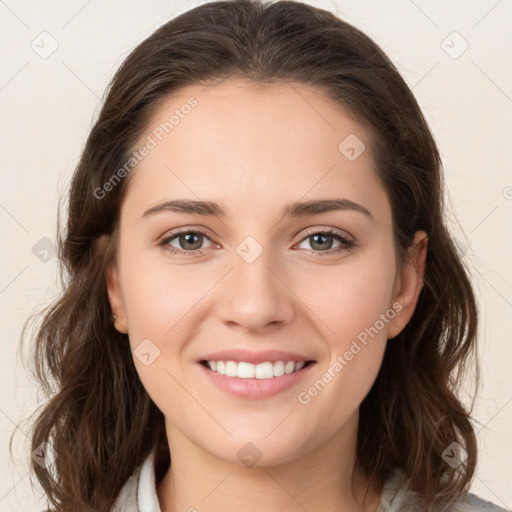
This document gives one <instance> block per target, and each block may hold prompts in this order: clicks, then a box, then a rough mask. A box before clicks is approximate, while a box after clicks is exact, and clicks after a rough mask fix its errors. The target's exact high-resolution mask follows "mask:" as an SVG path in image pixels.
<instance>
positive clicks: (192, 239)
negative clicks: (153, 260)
mask: <svg viewBox="0 0 512 512" xmlns="http://www.w3.org/2000/svg"><path fill="white" fill-rule="evenodd" d="M205 238H206V239H207V240H210V238H209V237H208V236H207V235H206V233H203V232H202V231H199V230H194V231H193V230H187V231H180V232H178V233H172V234H171V235H170V236H167V237H165V238H164V239H162V240H161V241H160V242H159V243H158V245H159V246H160V247H162V248H163V249H164V250H165V251H168V252H170V253H171V254H184V255H187V256H190V255H196V254H202V253H203V251H202V250H201V249H199V247H200V246H201V245H202V243H203V240H204V239H205ZM174 240H176V241H177V243H178V244H179V246H181V247H183V248H185V249H189V250H182V249H180V248H176V247H173V246H172V245H169V244H170V243H171V242H172V241H174Z"/></svg>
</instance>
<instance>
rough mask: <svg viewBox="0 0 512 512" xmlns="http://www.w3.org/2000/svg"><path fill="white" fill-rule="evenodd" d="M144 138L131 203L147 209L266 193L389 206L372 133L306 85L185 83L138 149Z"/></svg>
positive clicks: (252, 199)
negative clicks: (175, 201)
mask: <svg viewBox="0 0 512 512" xmlns="http://www.w3.org/2000/svg"><path fill="white" fill-rule="evenodd" d="M144 145H145V146H147V147H151V149H150V150H149V151H147V152H146V153H147V154H146V156H145V157H144V158H143V159H141V161H140V162H139V163H138V164H137V166H136V167H135V168H134V170H133V171H132V174H133V175H132V176H131V181H130V186H129V190H128V194H127V196H126V201H125V202H127V203H130V201H131V199H134V198H135V199H137V203H139V207H140V208H143V207H147V206H148V205H150V204H151V203H155V202H157V201H159V200H161V199H164V198H173V197H180V198H181V197H188V198H194V199H199V198H201V199H209V200H214V201H216V202H219V203H222V204H226V205H228V206H227V209H228V213H229V205H230V204H232V205H234V206H236V205H238V206H240V207H241V206H245V208H256V209H260V208H261V205H262V201H263V200H265V205H272V204H276V205H277V204H279V205H282V204H283V203H288V202H291V201H296V200H298V199H300V198H302V197H304V198H305V199H315V198H325V197H342V196H344V197H348V196H350V197H349V198H350V199H352V200H354V201H357V202H365V197H370V198H371V201H372V202H373V203H375V204H376V206H375V207H374V209H375V208H377V209H378V208H383V209H386V207H387V204H386V202H387V198H386V197H385V195H384V190H383V189H382V187H381V184H380V181H379V179H378V177H377V174H376V172H375V169H374V161H373V158H372V156H371V151H370V146H371V141H370V139H369V137H368V135H367V134H366V132H365V131H364V130H363V129H362V127H361V126H359V125H358V124H357V123H356V122H355V121H354V120H353V119H352V117H351V116H350V115H348V114H347V113H346V112H344V111H343V109H342V108H341V107H339V106H338V105H336V104H335V103H334V102H333V101H332V100H330V99H328V98H327V97H326V96H325V95H324V94H323V93H322V91H321V90H318V89H315V88H312V87H310V86H306V85H304V84H297V83H293V82H280V83H274V84H260V85H255V84H251V83H250V82H247V81H243V80H226V81H223V82H221V83H219V84H217V85H211V86H204V85H192V86H187V87H184V88H182V89H180V90H179V91H177V92H176V93H174V94H173V95H172V96H169V97H167V98H165V99H164V100H163V101H162V102H161V103H160V105H159V106H158V108H157V110H156V111H155V113H154V115H153V117H152V118H151V121H150V123H149V124H148V126H147V128H146V129H145V131H144V133H143V134H142V136H141V137H140V139H139V142H138V145H137V146H138V147H139V148H142V147H143V146H144ZM354 156H355V158H354ZM305 196H306V197H305ZM366 203H368V200H366ZM140 208H139V209H140Z"/></svg>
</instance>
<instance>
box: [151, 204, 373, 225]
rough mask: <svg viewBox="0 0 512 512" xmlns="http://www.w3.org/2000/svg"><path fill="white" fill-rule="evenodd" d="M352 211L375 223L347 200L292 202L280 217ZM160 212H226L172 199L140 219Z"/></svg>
mask: <svg viewBox="0 0 512 512" xmlns="http://www.w3.org/2000/svg"><path fill="white" fill-rule="evenodd" d="M339 210H352V211H356V212H360V213H363V214H364V215H365V216H366V217H368V218H369V219H371V220H372V221H373V222H375V218H374V217H373V215H372V214H371V213H370V211H369V210H368V209H367V208H365V207H364V206H362V205H360V204H359V203H355V202H354V201H350V200H349V199H319V200H311V201H302V202H299V201H298V202H294V203H290V204H287V205H285V206H284V208H283V209H282V211H281V216H282V217H286V216H288V217H305V216H307V215H317V214H320V213H325V212H332V211H339ZM162 212H174V213H186V214H195V215H204V216H208V217H222V218H225V217H226V212H225V210H224V209H223V208H222V206H221V205H220V204H219V203H215V202H213V201H196V200H190V199H173V200H170V201H164V202H162V203H159V204H157V205H155V206H152V207H151V208H149V209H148V210H146V211H145V212H144V213H143V215H142V217H148V216H152V215H156V214H158V213H162Z"/></svg>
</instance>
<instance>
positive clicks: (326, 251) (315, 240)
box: [300, 229, 355, 256]
mask: <svg viewBox="0 0 512 512" xmlns="http://www.w3.org/2000/svg"><path fill="white" fill-rule="evenodd" d="M329 239H334V240H336V241H337V242H340V244H341V245H340V246H338V247H335V248H334V249H333V248H332V240H331V241H329ZM306 240H311V247H313V248H314V247H316V248H318V249H319V250H317V249H313V252H314V253H316V254H315V256H328V255H331V254H333V253H338V252H342V251H348V250H350V249H352V248H353V247H354V246H355V242H354V241H353V240H351V239H349V238H348V237H347V236H345V235H344V234H342V233H339V232H337V231H334V230H332V229H326V230H323V231H313V232H310V233H307V235H306V237H304V238H303V239H302V241H301V242H300V243H304V242H305V241H306Z"/></svg>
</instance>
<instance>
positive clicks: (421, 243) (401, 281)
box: [388, 231, 428, 339]
mask: <svg viewBox="0 0 512 512" xmlns="http://www.w3.org/2000/svg"><path fill="white" fill-rule="evenodd" d="M427 244H428V235H427V233H425V231H417V232H416V234H415V236H414V240H413V242H412V244H411V246H410V247H409V250H408V256H407V257H406V259H405V261H404V263H403V265H402V268H401V269H400V271H399V274H398V275H397V287H396V288H395V296H394V298H393V303H399V304H400V305H401V309H400V311H399V312H398V313H397V315H396V316H395V319H394V322H395V323H396V325H395V324H393V325H392V326H390V327H389V329H388V339H391V338H394V337H395V336H397V335H398V334H400V332H401V330H402V329H403V328H404V327H405V325H406V324H407V323H408V322H409V320H410V319H411V317H412V315H413V313H414V310H415V309H416V304H417V303H418V298H419V296H420V293H421V290H422V289H423V278H424V275H425V263H426V258H427Z"/></svg>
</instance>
